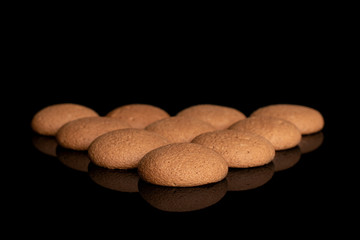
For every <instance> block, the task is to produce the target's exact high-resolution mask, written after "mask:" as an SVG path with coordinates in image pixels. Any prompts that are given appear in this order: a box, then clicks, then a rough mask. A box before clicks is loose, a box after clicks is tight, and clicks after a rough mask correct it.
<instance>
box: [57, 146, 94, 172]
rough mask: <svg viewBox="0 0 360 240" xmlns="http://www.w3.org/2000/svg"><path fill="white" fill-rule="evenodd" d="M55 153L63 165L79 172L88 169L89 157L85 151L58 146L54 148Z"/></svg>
mask: <svg viewBox="0 0 360 240" xmlns="http://www.w3.org/2000/svg"><path fill="white" fill-rule="evenodd" d="M56 155H57V157H58V159H59V160H60V162H61V163H62V164H64V165H65V166H67V167H69V168H71V169H74V170H77V171H81V172H87V171H88V165H89V163H90V158H89V157H88V154H87V151H75V150H71V149H67V148H63V147H61V146H58V147H57V148H56Z"/></svg>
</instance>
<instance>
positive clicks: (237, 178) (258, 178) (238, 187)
mask: <svg viewBox="0 0 360 240" xmlns="http://www.w3.org/2000/svg"><path fill="white" fill-rule="evenodd" d="M274 173H275V165H274V163H273V162H270V163H268V164H266V165H264V166H261V167H255V168H229V173H228V175H227V177H226V180H227V185H228V191H245V190H250V189H255V188H258V187H260V186H262V185H264V184H265V183H267V182H268V181H270V179H271V178H272V177H273V175H274Z"/></svg>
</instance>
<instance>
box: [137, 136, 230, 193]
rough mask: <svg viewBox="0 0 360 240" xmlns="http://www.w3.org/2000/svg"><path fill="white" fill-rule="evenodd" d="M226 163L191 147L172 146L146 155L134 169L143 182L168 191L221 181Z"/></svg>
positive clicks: (191, 144) (209, 151)
mask: <svg viewBox="0 0 360 240" xmlns="http://www.w3.org/2000/svg"><path fill="white" fill-rule="evenodd" d="M227 172H228V165H227V163H226V160H225V159H224V158H223V157H222V156H221V155H220V154H218V153H217V152H215V151H213V150H211V149H209V148H206V147H204V146H201V145H199V144H195V143H173V144H169V145H166V146H163V147H160V148H157V149H154V150H152V151H150V152H149V153H147V154H146V155H145V156H144V157H143V158H142V159H141V161H140V163H139V165H138V173H139V176H140V178H141V179H143V180H145V181H146V182H149V183H152V184H156V185H161V186H171V187H194V186H200V185H205V184H208V183H214V182H219V181H221V180H223V179H224V178H225V177H226V175H227Z"/></svg>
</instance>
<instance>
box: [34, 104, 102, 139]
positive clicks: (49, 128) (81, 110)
mask: <svg viewBox="0 0 360 240" xmlns="http://www.w3.org/2000/svg"><path fill="white" fill-rule="evenodd" d="M95 116H99V115H98V114H97V113H96V112H95V111H94V110H92V109H90V108H88V107H85V106H82V105H79V104H73V103H60V104H55V105H50V106H47V107H45V108H43V109H41V110H40V111H38V112H37V113H36V114H35V115H34V117H33V119H32V121H31V127H32V129H33V130H34V131H35V132H37V133H39V134H41V135H47V136H55V135H56V133H57V131H58V130H59V128H60V127H62V126H63V125H64V124H65V123H68V122H70V121H73V120H76V119H79V118H84V117H95Z"/></svg>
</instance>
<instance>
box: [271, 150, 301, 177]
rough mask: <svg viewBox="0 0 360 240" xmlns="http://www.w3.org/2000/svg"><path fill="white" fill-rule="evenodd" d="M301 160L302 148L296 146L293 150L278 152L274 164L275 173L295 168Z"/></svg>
mask: <svg viewBox="0 0 360 240" xmlns="http://www.w3.org/2000/svg"><path fill="white" fill-rule="evenodd" d="M300 158H301V151H300V147H299V146H296V147H294V148H291V149H287V150H282V151H276V152H275V158H274V159H273V163H274V165H275V172H279V171H283V170H286V169H289V168H292V167H293V166H295V165H296V164H297V163H298V162H299V161H300Z"/></svg>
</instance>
